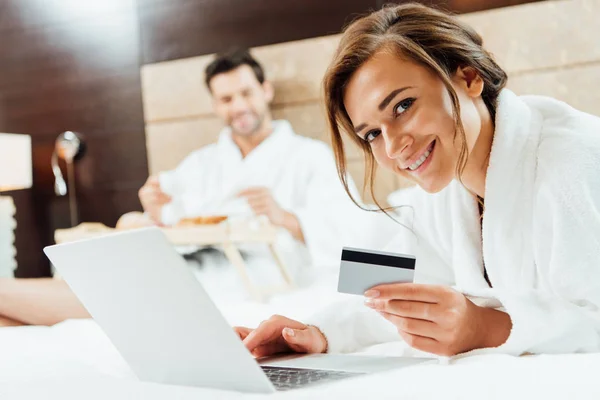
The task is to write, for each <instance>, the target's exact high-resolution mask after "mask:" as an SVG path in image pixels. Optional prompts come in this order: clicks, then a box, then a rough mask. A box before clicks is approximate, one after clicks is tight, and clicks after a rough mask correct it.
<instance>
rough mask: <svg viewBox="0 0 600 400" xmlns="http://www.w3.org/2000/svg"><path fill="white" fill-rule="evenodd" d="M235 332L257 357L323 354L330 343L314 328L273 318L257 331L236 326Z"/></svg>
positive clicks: (283, 318)
mask: <svg viewBox="0 0 600 400" xmlns="http://www.w3.org/2000/svg"><path fill="white" fill-rule="evenodd" d="M234 330H235V331H236V332H237V334H238V335H239V336H240V339H242V340H243V341H244V344H245V345H246V347H247V348H248V350H250V352H251V353H252V355H254V357H256V358H260V357H266V356H270V355H273V354H280V353H324V352H325V351H326V350H327V340H326V339H325V336H324V335H323V333H321V331H320V330H319V329H318V328H317V327H315V326H312V325H305V324H303V323H302V322H298V321H294V320H293V319H289V318H286V317H282V316H280V315H274V316H272V317H271V318H269V319H268V320H266V321H263V322H262V323H261V324H260V325H259V326H258V327H257V328H256V329H250V328H244V327H235V328H234Z"/></svg>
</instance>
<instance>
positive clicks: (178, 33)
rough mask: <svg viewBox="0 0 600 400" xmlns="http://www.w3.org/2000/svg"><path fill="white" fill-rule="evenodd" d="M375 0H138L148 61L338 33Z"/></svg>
mask: <svg viewBox="0 0 600 400" xmlns="http://www.w3.org/2000/svg"><path fill="white" fill-rule="evenodd" d="M376 5H377V4H376V0H328V1H323V0H302V1H279V0H252V1H245V0H196V1H191V0H188V1H182V0H179V1H149V2H148V1H140V2H139V15H140V22H141V26H142V31H141V32H142V49H143V54H144V58H143V61H144V64H148V63H155V62H159V61H164V60H173V59H178V58H185V57H192V56H197V55H200V54H210V53H215V52H219V51H222V50H223V49H227V48H230V47H232V46H242V47H254V46H262V45H266V44H273V43H281V42H287V41H291V40H298V39H304V38H309V37H317V36H323V35H331V34H334V33H338V32H339V31H340V29H341V28H342V26H343V25H344V24H345V23H346V22H347V21H349V20H350V19H351V18H352V15H353V14H357V13H364V12H366V11H368V10H370V9H374V8H375V7H376Z"/></svg>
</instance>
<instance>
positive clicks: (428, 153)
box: [408, 149, 431, 171]
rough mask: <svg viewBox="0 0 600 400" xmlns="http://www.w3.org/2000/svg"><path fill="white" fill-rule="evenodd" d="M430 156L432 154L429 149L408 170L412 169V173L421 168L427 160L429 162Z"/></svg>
mask: <svg viewBox="0 0 600 400" xmlns="http://www.w3.org/2000/svg"><path fill="white" fill-rule="evenodd" d="M430 154H431V150H429V149H428V150H427V151H426V152H425V153H423V155H422V156H421V158H419V159H418V160H417V162H415V163H414V164H413V165H410V166H409V167H408V169H410V170H411V171H414V170H415V169H417V168H419V167H420V166H421V164H423V163H424V162H425V160H427V157H429V155H430Z"/></svg>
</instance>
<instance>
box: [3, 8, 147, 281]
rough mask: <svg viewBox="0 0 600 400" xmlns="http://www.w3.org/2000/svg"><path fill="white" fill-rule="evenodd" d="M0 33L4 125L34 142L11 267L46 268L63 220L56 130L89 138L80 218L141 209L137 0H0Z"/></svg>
mask: <svg viewBox="0 0 600 400" xmlns="http://www.w3.org/2000/svg"><path fill="white" fill-rule="evenodd" d="M84 3H86V4H84ZM96 3H98V4H96ZM0 35H2V40H1V41H0V54H2V57H0V131H5V132H18V133H25V134H29V135H31V136H32V145H33V172H34V187H33V189H31V190H28V191H23V192H16V193H15V195H14V198H15V202H16V206H17V223H18V228H17V232H16V236H17V238H16V245H17V262H18V265H19V269H18V271H17V274H18V275H19V276H44V275H48V274H49V273H50V269H49V264H48V262H47V260H46V259H45V257H44V256H43V254H42V247H43V246H45V245H48V244H51V243H52V236H53V231H54V229H56V228H59V227H67V226H69V209H68V203H67V198H58V197H56V196H55V194H54V191H53V179H54V177H53V175H52V173H51V169H50V157H51V155H52V151H53V146H54V140H55V138H56V136H58V134H59V133H60V132H62V131H65V130H75V131H79V132H81V133H82V134H83V136H84V138H85V139H86V141H87V144H88V147H87V152H86V154H85V156H84V157H83V158H82V159H81V161H79V162H78V163H77V167H76V168H77V170H76V177H77V185H76V186H77V196H78V201H79V211H80V216H81V217H82V218H83V219H85V220H89V221H101V222H104V223H107V224H114V223H115V222H116V219H117V218H118V217H119V215H120V214H121V213H122V212H124V211H128V210H129V209H131V207H133V208H134V209H136V208H137V209H139V208H140V206H139V203H138V202H137V189H138V188H139V185H141V184H142V183H143V181H144V179H145V178H146V175H147V162H146V153H145V134H144V124H143V111H142V104H141V88H140V86H141V81H140V73H139V68H140V56H139V49H140V46H139V28H138V19H137V11H136V7H135V2H134V1H133V0H128V1H116V0H109V1H105V2H94V4H92V3H89V2H73V1H66V0H50V1H46V0H14V1H13V0H0ZM115 191H117V192H118V193H119V195H118V196H116V195H115V194H114V192H115ZM104 194H105V195H104ZM111 199H117V200H114V201H112V200H111ZM136 203H138V204H136Z"/></svg>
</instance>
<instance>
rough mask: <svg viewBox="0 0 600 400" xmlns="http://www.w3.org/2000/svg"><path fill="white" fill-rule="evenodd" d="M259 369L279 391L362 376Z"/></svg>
mask: <svg viewBox="0 0 600 400" xmlns="http://www.w3.org/2000/svg"><path fill="white" fill-rule="evenodd" d="M261 368H262V370H263V371H264V372H265V374H266V375H267V376H268V377H269V379H270V380H271V382H272V383H273V385H274V386H275V388H276V389H277V390H281V391H283V390H290V389H296V388H300V387H304V386H307V385H313V384H315V383H325V382H331V381H336V380H339V379H344V378H350V377H352V376H358V375H363V373H360V372H344V371H326V370H319V369H304V368H285V367H267V366H262V367H261Z"/></svg>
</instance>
